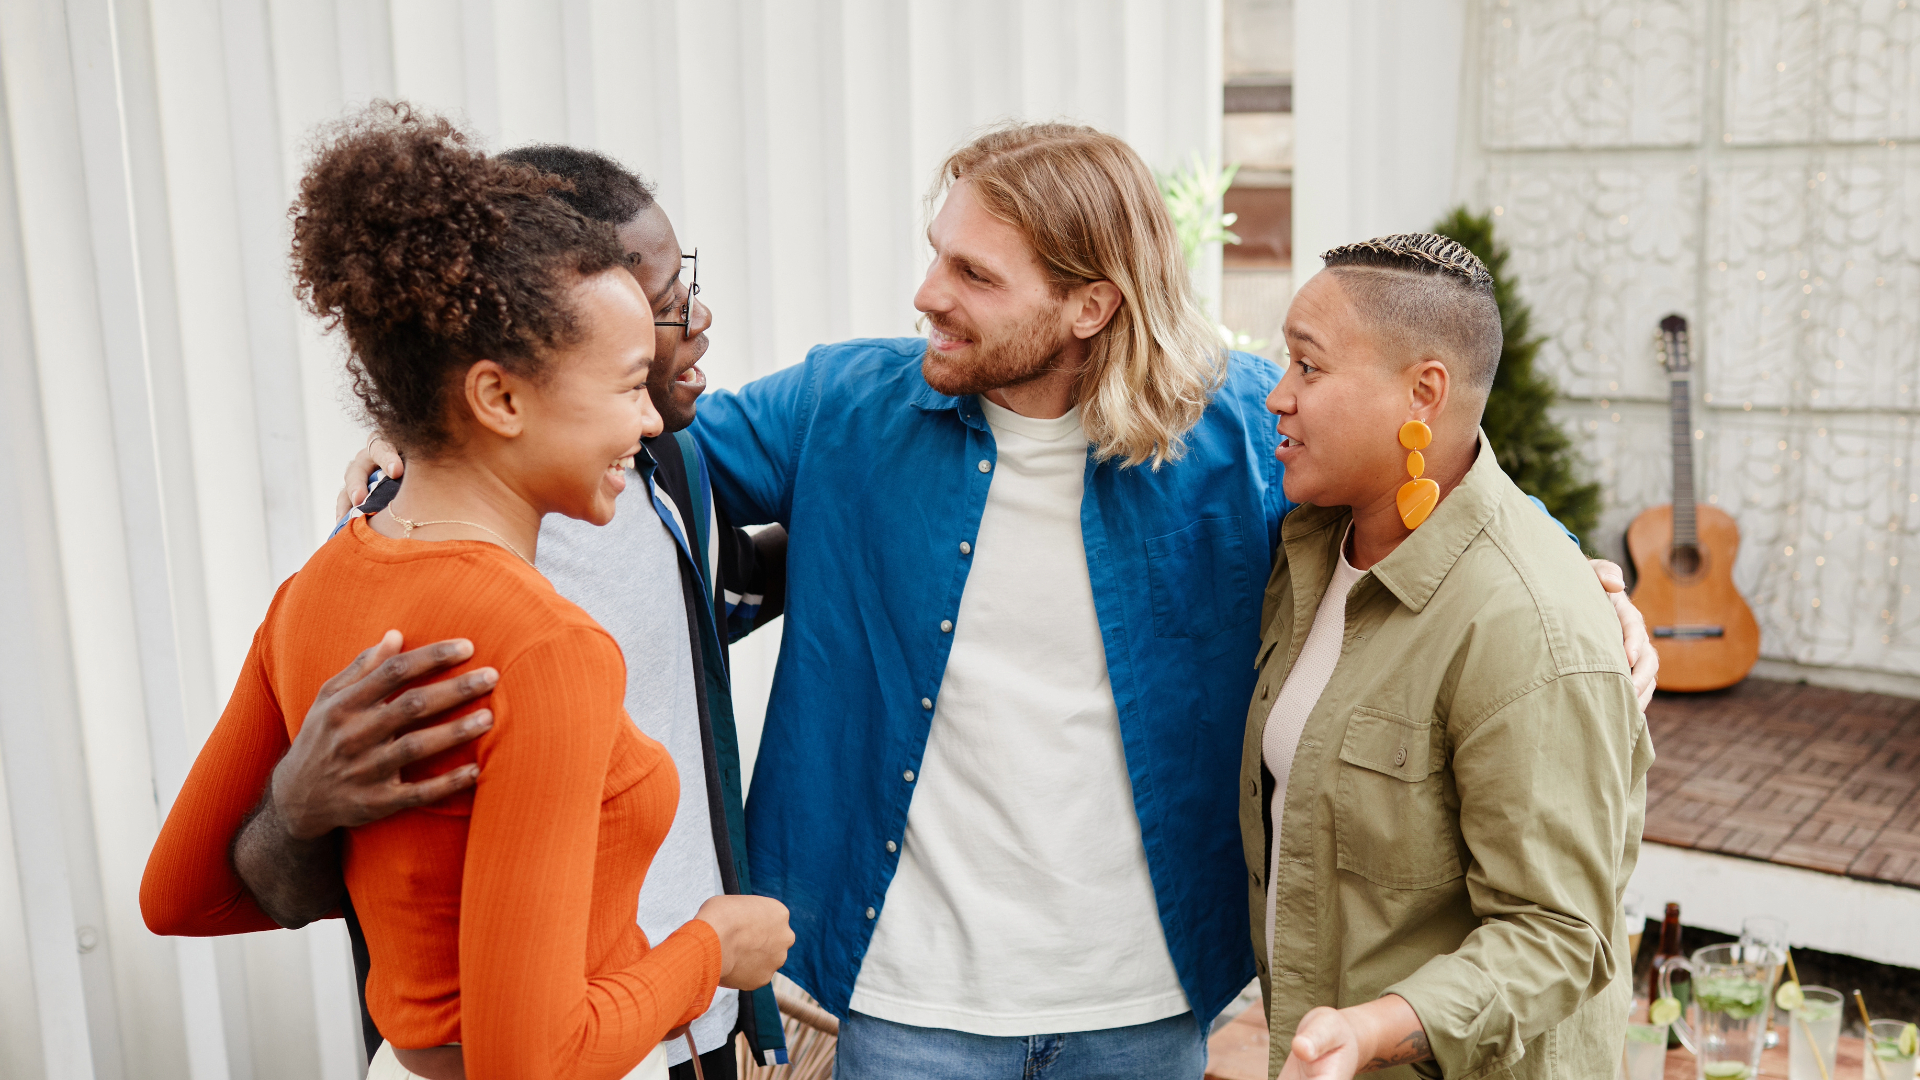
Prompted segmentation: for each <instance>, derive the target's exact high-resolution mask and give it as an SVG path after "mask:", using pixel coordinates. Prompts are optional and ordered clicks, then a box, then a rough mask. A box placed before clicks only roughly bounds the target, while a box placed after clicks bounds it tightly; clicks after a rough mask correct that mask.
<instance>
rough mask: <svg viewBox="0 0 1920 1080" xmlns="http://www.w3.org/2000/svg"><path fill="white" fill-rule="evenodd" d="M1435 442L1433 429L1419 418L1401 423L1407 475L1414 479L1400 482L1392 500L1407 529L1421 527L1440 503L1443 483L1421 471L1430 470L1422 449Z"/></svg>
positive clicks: (1401, 439)
mask: <svg viewBox="0 0 1920 1080" xmlns="http://www.w3.org/2000/svg"><path fill="white" fill-rule="evenodd" d="M1432 442H1433V429H1432V428H1430V427H1428V426H1427V425H1425V424H1423V423H1421V422H1420V421H1418V420H1409V421H1407V422H1406V423H1404V424H1401V425H1400V445H1401V446H1404V447H1406V448H1407V475H1408V476H1411V477H1413V479H1411V480H1409V481H1407V482H1406V483H1404V484H1401V485H1400V493H1399V494H1398V495H1395V496H1394V500H1393V501H1394V503H1395V504H1396V505H1397V506H1398V507H1399V509H1400V520H1401V521H1402V522H1405V523H1406V526H1407V528H1408V529H1417V528H1419V527H1420V523H1421V522H1423V521H1425V520H1427V515H1428V514H1431V513H1433V508H1434V507H1435V506H1438V505H1439V504H1440V485H1439V484H1436V483H1434V482H1433V481H1432V480H1429V479H1426V478H1425V477H1422V476H1421V475H1420V474H1421V473H1424V472H1426V471H1427V459H1426V458H1425V457H1424V456H1423V455H1422V454H1421V453H1420V451H1422V450H1425V449H1426V448H1427V446H1428V445H1429V444H1430V443H1432Z"/></svg>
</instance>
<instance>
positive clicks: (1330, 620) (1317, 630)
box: [1260, 540, 1366, 956]
mask: <svg viewBox="0 0 1920 1080" xmlns="http://www.w3.org/2000/svg"><path fill="white" fill-rule="evenodd" d="M1365 575H1366V571H1364V570H1355V569H1354V568H1353V564H1352V563H1349V562H1348V561H1347V545H1346V541H1345V540H1342V541H1341V543H1340V564H1339V565H1338V566H1335V567H1334V568H1333V580H1332V581H1331V582H1328V584H1327V591H1326V593H1325V594H1324V595H1323V596H1321V597H1320V607H1319V608H1318V609H1317V610H1316V611H1315V612H1314V613H1313V625H1312V626H1311V627H1309V628H1308V629H1307V640H1306V641H1305V642H1303V643H1301V645H1300V655H1299V657H1298V658H1296V659H1295V660H1294V662H1293V670H1291V671H1289V672H1287V681H1286V682H1284V683H1282V684H1280V692H1279V693H1278V694H1276V695H1274V698H1273V708H1272V709H1270V710H1268V712H1267V726H1266V727H1265V729H1263V730H1262V731H1261V734H1260V757H1261V759H1262V760H1263V761H1265V762H1266V765H1267V771H1268V772H1270V773H1272V774H1273V801H1272V802H1271V803H1270V804H1269V813H1270V814H1271V816H1272V818H1273V838H1272V848H1273V851H1272V853H1271V854H1270V855H1269V856H1268V861H1267V883H1268V887H1267V955H1268V956H1272V955H1273V922H1274V899H1273V898H1274V896H1276V895H1277V893H1276V892H1275V890H1274V889H1273V887H1272V883H1273V880H1274V878H1275V877H1277V876H1278V875H1279V873H1280V829H1281V824H1282V822H1281V816H1282V814H1283V813H1284V811H1285V810H1286V807H1287V779H1288V778H1289V777H1291V776H1292V775H1293V754H1294V751H1295V750H1298V749H1299V748H1300V732H1301V731H1303V730H1304V729H1305V728H1306V726H1307V714H1309V713H1311V712H1313V707H1314V706H1315V705H1318V704H1319V703H1320V695H1321V694H1322V693H1324V692H1325V691H1326V689H1327V682H1328V681H1329V680H1331V679H1332V678H1333V669H1334V668H1335V667H1336V666H1338V665H1339V663H1340V650H1341V647H1342V645H1343V644H1344V643H1345V642H1346V637H1347V594H1348V593H1350V592H1352V591H1353V586H1354V585H1355V584H1356V583H1357V582H1358V581H1359V580H1360V579H1361V578H1362V577H1364V576H1365Z"/></svg>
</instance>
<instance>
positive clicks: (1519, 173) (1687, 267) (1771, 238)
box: [1463, 0, 1920, 675]
mask: <svg viewBox="0 0 1920 1080" xmlns="http://www.w3.org/2000/svg"><path fill="white" fill-rule="evenodd" d="M1472 10H1473V12H1474V16H1473V17H1474V19H1475V20H1476V25H1475V26H1474V27H1473V28H1472V29H1471V33H1472V34H1473V35H1474V40H1475V41H1476V42H1477V43H1478V49H1479V56H1480V61H1481V63H1480V68H1479V70H1478V72H1477V73H1476V78H1477V83H1478V87H1477V97H1478V106H1477V108H1476V109H1475V110H1474V111H1473V112H1472V113H1470V115H1469V120H1470V122H1477V124H1478V128H1477V130H1476V131H1474V132H1471V133H1470V142H1471V143H1472V144H1473V145H1474V146H1475V147H1476V150H1475V152H1474V154H1473V155H1470V156H1469V158H1468V159H1467V163H1466V166H1465V169H1466V171H1465V173H1464V174H1463V183H1464V187H1463V192H1464V194H1465V195H1466V197H1467V198H1468V200H1469V201H1470V202H1471V203H1473V204H1474V205H1475V206H1476V208H1479V209H1486V210H1493V211H1494V212H1495V213H1496V214H1497V215H1498V216H1497V217H1496V218H1495V223H1496V226H1497V228H1498V231H1499V235H1500V237H1501V238H1502V239H1503V240H1504V241H1505V242H1506V243H1507V244H1508V245H1510V246H1511V248H1512V250H1513V257H1512V260H1511V262H1510V263H1509V268H1510V269H1511V271H1512V272H1513V273H1514V274H1515V275H1516V276H1517V278H1518V281H1519V284H1520V287H1521V290H1522V292H1523V294H1524V295H1525V296H1526V298H1527V300H1528V301H1529V302H1530V303H1531V304H1532V305H1533V309H1534V318H1535V330H1536V331H1537V332H1539V333H1541V334H1543V335H1545V336H1546V337H1547V339H1548V340H1547V343H1546V345H1545V346H1544V347H1543V349H1542V351H1541V362H1542V364H1543V365H1544V366H1545V367H1546V368H1547V369H1548V370H1550V371H1551V372H1552V373H1553V374H1554V376H1555V377H1556V378H1557V379H1558V380H1559V382H1560V385H1561V388H1562V390H1563V392H1564V393H1565V394H1567V399H1566V400H1565V402H1564V403H1563V404H1562V406H1561V407H1560V409H1559V416H1560V418H1561V419H1562V421H1563V422H1564V424H1565V426H1566V427H1567V429H1568V430H1569V431H1570V432H1572V433H1573V434H1574V435H1575V436H1576V440H1577V443H1578V445H1579V447H1580V449H1581V451H1582V453H1584V454H1585V455H1586V457H1587V460H1588V461H1589V463H1590V464H1591V466H1592V468H1593V475H1594V476H1595V477H1596V478H1597V479H1599V480H1600V481H1601V482H1602V484H1603V485H1604V488H1605V493H1606V497H1605V507H1604V510H1603V516H1602V520H1601V525H1600V529H1599V534H1598V535H1597V536H1595V537H1592V538H1591V539H1592V540H1593V542H1594V543H1595V546H1596V547H1598V548H1600V549H1601V550H1603V551H1607V552H1609V553H1613V554H1616V555H1617V554H1619V553H1620V538H1621V535H1622V533H1623V531H1624V530H1625V528H1626V525H1627V523H1628V522H1629V521H1631V520H1632V518H1633V516H1634V515H1635V514H1637V513H1639V512H1640V511H1641V510H1644V509H1646V508H1647V507H1648V506H1652V505H1657V504H1660V503H1664V502H1667V501H1669V499H1670V498H1671V494H1672V482H1671V476H1670V468H1671V464H1670V463H1671V454H1670V451H1669V445H1668V426H1667V421H1668V416H1667V403H1666V379H1665V374H1664V372H1663V371H1662V370H1661V368H1660V365H1659V362H1658V361H1659V345H1658V340H1657V331H1656V324H1657V322H1658V320H1659V319H1660V317H1661V316H1663V315H1665V314H1667V313H1668V312H1675V311H1677V312H1679V313H1681V314H1684V315H1686V316H1687V317H1688V318H1689V320H1691V322H1692V325H1693V360H1694V364H1695V367H1696V372H1697V374H1696V378H1695V380H1694V406H1693V418H1694V428H1695V433H1696V442H1695V444H1694V450H1695V455H1694V456H1695V460H1696V468H1697V469H1698V470H1699V476H1698V489H1699V491H1700V493H1701V496H1702V498H1704V499H1706V500H1707V501H1709V502H1711V503H1713V504H1716V505H1718V506H1720V507H1721V508H1722V509H1725V510H1726V511H1727V512H1729V513H1731V514H1732V515H1734V517H1735V519H1736V520H1737V521H1738V522H1739V523H1740V527H1741V529H1742V531H1743V541H1742V546H1741V551H1740V556H1739V559H1738V561H1737V563H1736V565H1735V568H1734V577H1735V581H1736V582H1737V583H1738V584H1739V585H1740V587H1741V589H1742V590H1743V591H1744V592H1745V593H1746V595H1747V596H1748V598H1749V600H1750V601H1751V602H1752V604H1753V607H1754V611H1755V614H1756V615H1757V616H1758V617H1759V619H1760V624H1761V629H1762V649H1763V654H1764V655H1766V656H1769V657H1774V658H1778V659H1787V660H1794V661H1798V662H1801V663H1807V664H1820V665H1832V666H1838V667H1849V668H1861V669H1872V670H1881V671H1890V672H1897V673H1902V674H1908V675H1920V602H1917V601H1916V598H1915V597H1914V596H1913V593H1912V590H1913V587H1914V586H1915V585H1916V584H1920V565H1916V561H1920V469H1916V468H1915V465H1914V459H1915V455H1916V453H1920V445H1916V444H1917V443H1920V0H1630V2H1624V3H1605V2H1600V0H1533V2H1520V0H1512V2H1511V3H1509V2H1506V0H1481V2H1479V3H1478V4H1476V5H1474V7H1473V8H1472ZM1476 117H1477V120H1476V119H1474V118H1476Z"/></svg>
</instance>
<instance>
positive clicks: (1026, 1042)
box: [833, 1013, 1207, 1080]
mask: <svg viewBox="0 0 1920 1080" xmlns="http://www.w3.org/2000/svg"><path fill="white" fill-rule="evenodd" d="M1206 1071H1207V1042H1206V1039H1204V1038H1203V1037H1202V1036H1201V1034H1200V1025H1198V1024H1196V1023H1195V1022H1194V1019H1193V1014H1192V1013H1181V1014H1180V1015H1179V1016H1172V1017H1168V1018H1167V1019H1165V1020H1155V1021H1153V1022H1152V1023H1150V1024H1136V1025H1134V1026H1132V1027H1123V1028H1107V1029H1105V1030H1103V1031H1075V1032H1070V1033H1068V1034H1065V1035H1006V1036H999V1035H969V1034H967V1033H966V1032H964V1031H949V1030H947V1029H945V1028H923V1027H912V1026H909V1025H907V1024H896V1023H894V1022H893V1021H891V1020H882V1019H880V1018H879V1017H877V1016H867V1015H866V1014H864V1013H850V1014H848V1016H847V1018H846V1020H844V1021H842V1022H841V1024H840V1046H839V1050H838V1054H837V1056H836V1057H835V1064H834V1067H833V1076H834V1080H901V1078H902V1077H915V1078H917V1080H1108V1078H1111V1080H1139V1078H1148V1080H1201V1078H1202V1077H1204V1076H1205V1075H1206Z"/></svg>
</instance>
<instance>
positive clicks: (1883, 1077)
mask: <svg viewBox="0 0 1920 1080" xmlns="http://www.w3.org/2000/svg"><path fill="white" fill-rule="evenodd" d="M1853 1001H1854V1004H1856V1005H1858V1006H1860V1022H1861V1023H1862V1024H1865V1025H1866V1026H1867V1030H1866V1036H1867V1056H1868V1057H1870V1058H1872V1059H1873V1067H1874V1068H1876V1069H1878V1070H1880V1080H1887V1063H1886V1062H1884V1061H1881V1060H1880V1055H1879V1054H1876V1053H1874V1052H1873V1018H1872V1017H1871V1016H1868V1015H1867V999H1866V997H1865V996H1864V995H1862V994H1861V993H1860V991H1859V990H1857V989H1856V990H1855V991H1854V992H1853Z"/></svg>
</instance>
